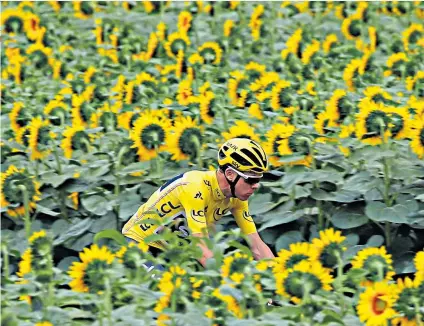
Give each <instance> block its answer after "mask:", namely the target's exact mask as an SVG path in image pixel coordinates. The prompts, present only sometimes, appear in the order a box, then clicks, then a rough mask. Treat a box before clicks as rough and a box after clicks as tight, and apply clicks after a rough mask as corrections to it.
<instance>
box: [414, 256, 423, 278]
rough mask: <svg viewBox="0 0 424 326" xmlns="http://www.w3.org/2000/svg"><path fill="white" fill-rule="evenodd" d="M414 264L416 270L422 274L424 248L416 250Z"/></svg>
mask: <svg viewBox="0 0 424 326" xmlns="http://www.w3.org/2000/svg"><path fill="white" fill-rule="evenodd" d="M414 265H415V269H416V270H417V272H419V273H422V274H423V276H424V250H421V251H418V252H417V253H416V254H415V257H414Z"/></svg>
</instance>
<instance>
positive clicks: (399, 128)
mask: <svg viewBox="0 0 424 326" xmlns="http://www.w3.org/2000/svg"><path fill="white" fill-rule="evenodd" d="M387 112H388V114H389V116H390V132H391V136H392V138H394V139H404V138H408V137H409V136H410V132H411V121H410V119H409V111H408V108H407V107H393V106H389V107H387Z"/></svg>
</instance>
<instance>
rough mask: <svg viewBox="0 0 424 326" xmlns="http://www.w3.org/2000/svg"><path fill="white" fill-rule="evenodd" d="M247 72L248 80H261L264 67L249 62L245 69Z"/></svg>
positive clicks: (264, 70)
mask: <svg viewBox="0 0 424 326" xmlns="http://www.w3.org/2000/svg"><path fill="white" fill-rule="evenodd" d="M244 69H246V72H247V76H248V77H249V79H250V80H257V79H258V78H261V77H262V76H263V74H264V73H265V72H266V66H265V65H262V64H260V63H257V62H254V61H250V62H249V63H248V64H247V65H246V66H245V67H244Z"/></svg>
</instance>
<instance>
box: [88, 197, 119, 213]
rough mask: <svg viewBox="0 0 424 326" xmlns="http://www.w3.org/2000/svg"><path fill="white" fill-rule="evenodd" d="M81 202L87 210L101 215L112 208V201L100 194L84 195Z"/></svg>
mask: <svg viewBox="0 0 424 326" xmlns="http://www.w3.org/2000/svg"><path fill="white" fill-rule="evenodd" d="M81 204H82V206H83V207H84V208H85V209H86V210H87V211H89V212H91V213H93V214H95V215H100V216H101V215H104V214H106V213H107V212H108V211H110V210H112V205H111V203H110V201H108V200H106V198H105V197H103V196H100V195H93V196H88V197H83V198H81Z"/></svg>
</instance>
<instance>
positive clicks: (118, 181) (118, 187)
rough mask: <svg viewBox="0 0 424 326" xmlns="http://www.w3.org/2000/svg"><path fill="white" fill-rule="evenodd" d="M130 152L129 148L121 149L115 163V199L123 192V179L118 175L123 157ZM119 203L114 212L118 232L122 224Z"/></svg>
mask: <svg viewBox="0 0 424 326" xmlns="http://www.w3.org/2000/svg"><path fill="white" fill-rule="evenodd" d="M127 152H128V146H123V147H121V149H120V150H119V152H118V158H117V160H116V163H115V189H114V194H115V198H116V199H118V196H119V194H120V192H121V177H120V176H119V173H117V172H118V171H119V168H120V167H121V162H122V157H123V156H124V154H125V153H127ZM119 206H120V205H119V202H118V204H117V205H115V207H114V210H115V213H116V227H117V228H118V230H119V229H120V225H119V224H120V223H119Z"/></svg>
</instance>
